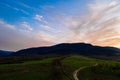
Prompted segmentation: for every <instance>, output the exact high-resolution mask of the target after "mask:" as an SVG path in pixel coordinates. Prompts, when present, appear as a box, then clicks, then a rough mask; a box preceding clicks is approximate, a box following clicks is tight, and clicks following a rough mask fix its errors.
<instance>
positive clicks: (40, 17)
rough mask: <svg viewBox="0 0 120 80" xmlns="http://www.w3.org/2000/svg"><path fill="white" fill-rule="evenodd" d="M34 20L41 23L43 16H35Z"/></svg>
mask: <svg viewBox="0 0 120 80" xmlns="http://www.w3.org/2000/svg"><path fill="white" fill-rule="evenodd" d="M34 19H35V20H38V21H42V19H43V16H41V15H38V14H36V15H35V16H34Z"/></svg>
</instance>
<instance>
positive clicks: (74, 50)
mask: <svg viewBox="0 0 120 80" xmlns="http://www.w3.org/2000/svg"><path fill="white" fill-rule="evenodd" d="M35 54H39V55H48V54H57V55H69V54H79V55H86V56H119V55H120V49H118V48H114V47H100V46H93V45H91V44H85V43H63V44H58V45H54V46H50V47H37V48H29V49H23V50H19V51H17V52H15V54H14V55H35Z"/></svg>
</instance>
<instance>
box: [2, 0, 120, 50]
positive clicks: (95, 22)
mask: <svg viewBox="0 0 120 80" xmlns="http://www.w3.org/2000/svg"><path fill="white" fill-rule="evenodd" d="M76 42H85V43H91V44H93V45H99V46H114V47H118V48H120V0H0V50H13V51H16V50H20V49H24V48H30V47H38V46H51V45H55V44H58V43H76Z"/></svg>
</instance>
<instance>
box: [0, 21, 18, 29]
mask: <svg viewBox="0 0 120 80" xmlns="http://www.w3.org/2000/svg"><path fill="white" fill-rule="evenodd" d="M0 26H1V27H6V28H9V29H12V30H15V29H16V28H15V26H13V25H10V24H7V23H5V22H4V21H3V20H0Z"/></svg>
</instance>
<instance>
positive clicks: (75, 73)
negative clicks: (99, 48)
mask: <svg viewBox="0 0 120 80" xmlns="http://www.w3.org/2000/svg"><path fill="white" fill-rule="evenodd" d="M97 65H98V64H97V63H96V64H95V65H93V66H97ZM87 67H88V66H87ZM87 67H80V68H79V69H77V70H75V71H74V72H73V78H74V80H79V78H78V72H79V71H81V70H82V69H85V68H87Z"/></svg>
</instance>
